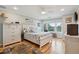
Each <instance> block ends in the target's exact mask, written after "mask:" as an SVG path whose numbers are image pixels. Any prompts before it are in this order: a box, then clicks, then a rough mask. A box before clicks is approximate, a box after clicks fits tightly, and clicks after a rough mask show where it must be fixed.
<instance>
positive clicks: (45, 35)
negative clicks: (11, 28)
mask: <svg viewBox="0 0 79 59" xmlns="http://www.w3.org/2000/svg"><path fill="white" fill-rule="evenodd" d="M51 38H52V34H51V33H50V32H40V33H27V32H25V34H24V39H26V40H29V41H31V42H33V43H36V44H38V45H40V46H43V45H45V44H46V43H48V42H49V41H50V40H51Z"/></svg>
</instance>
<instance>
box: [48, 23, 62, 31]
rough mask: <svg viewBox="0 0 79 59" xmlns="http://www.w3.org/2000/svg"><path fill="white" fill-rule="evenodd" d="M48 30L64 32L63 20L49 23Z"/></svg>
mask: <svg viewBox="0 0 79 59" xmlns="http://www.w3.org/2000/svg"><path fill="white" fill-rule="evenodd" d="M46 28H47V29H48V30H47V31H53V32H62V24H61V22H55V23H48V25H47V27H46Z"/></svg>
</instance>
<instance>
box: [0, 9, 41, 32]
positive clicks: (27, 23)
mask: <svg viewBox="0 0 79 59" xmlns="http://www.w3.org/2000/svg"><path fill="white" fill-rule="evenodd" d="M1 13H5V16H6V17H8V18H6V19H5V22H6V23H11V22H20V23H21V24H22V25H23V28H28V27H33V30H34V32H41V27H38V26H37V23H40V21H38V20H35V19H32V18H29V17H25V16H21V15H18V14H15V13H11V12H7V11H0V14H1ZM26 18H29V20H25V19H26Z"/></svg>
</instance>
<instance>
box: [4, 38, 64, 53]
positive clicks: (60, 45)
mask: <svg viewBox="0 0 79 59" xmlns="http://www.w3.org/2000/svg"><path fill="white" fill-rule="evenodd" d="M22 43H23V44H26V45H30V46H31V48H30V49H28V51H32V49H37V50H38V51H41V52H42V53H43V54H61V53H63V54H64V53H65V44H64V41H63V40H62V39H53V40H52V42H51V43H47V44H46V45H44V46H43V47H41V48H40V47H39V45H36V44H34V43H32V42H29V41H26V40H23V41H22V42H19V43H16V44H12V45H8V46H6V47H5V48H8V47H13V46H16V45H18V44H22ZM5 48H4V49H5ZM29 54H31V53H30V52H29ZM38 54H39V53H38Z"/></svg>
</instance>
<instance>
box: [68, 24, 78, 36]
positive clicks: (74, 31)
mask: <svg viewBox="0 0 79 59" xmlns="http://www.w3.org/2000/svg"><path fill="white" fill-rule="evenodd" d="M67 35H78V24H67Z"/></svg>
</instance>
